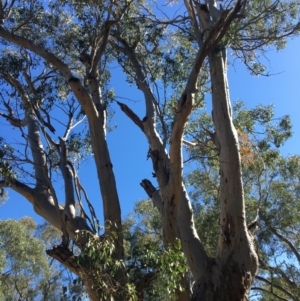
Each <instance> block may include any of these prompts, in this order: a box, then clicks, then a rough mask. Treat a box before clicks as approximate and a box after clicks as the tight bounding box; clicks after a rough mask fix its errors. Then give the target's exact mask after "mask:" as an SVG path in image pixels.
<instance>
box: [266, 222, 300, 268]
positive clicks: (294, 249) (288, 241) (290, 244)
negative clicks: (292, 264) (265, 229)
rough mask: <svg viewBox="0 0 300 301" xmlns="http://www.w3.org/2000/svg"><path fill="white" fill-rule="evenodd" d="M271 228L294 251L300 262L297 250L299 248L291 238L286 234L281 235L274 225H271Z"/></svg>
mask: <svg viewBox="0 0 300 301" xmlns="http://www.w3.org/2000/svg"><path fill="white" fill-rule="evenodd" d="M269 229H270V230H271V231H272V232H273V233H274V234H275V235H276V236H277V237H278V238H280V239H281V240H282V241H284V242H285V243H286V244H287V245H288V246H289V247H290V249H291V250H292V252H293V253H294V255H295V256H296V258H297V260H298V263H300V254H299V252H298V250H297V248H296V247H295V246H294V245H293V244H292V242H291V241H290V240H288V239H287V238H286V237H285V236H283V235H281V234H280V233H279V232H278V231H277V230H276V229H275V228H273V227H272V226H269Z"/></svg>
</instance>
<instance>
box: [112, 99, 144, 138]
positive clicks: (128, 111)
mask: <svg viewBox="0 0 300 301" xmlns="http://www.w3.org/2000/svg"><path fill="white" fill-rule="evenodd" d="M117 104H118V105H119V106H120V108H121V110H122V111H123V112H124V113H125V114H126V115H127V116H128V117H129V118H130V119H131V120H132V121H133V122H134V123H135V124H136V125H137V126H138V127H139V128H140V129H141V130H142V132H144V124H143V122H142V120H141V119H140V118H139V117H138V116H137V115H136V114H135V113H134V112H133V111H132V110H131V109H130V108H129V107H128V106H127V105H126V104H124V103H121V102H119V101H117Z"/></svg>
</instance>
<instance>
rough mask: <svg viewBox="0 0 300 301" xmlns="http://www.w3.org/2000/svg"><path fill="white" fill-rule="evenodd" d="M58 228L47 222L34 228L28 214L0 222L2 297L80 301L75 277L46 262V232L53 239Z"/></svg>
mask: <svg viewBox="0 0 300 301" xmlns="http://www.w3.org/2000/svg"><path fill="white" fill-rule="evenodd" d="M57 232H58V231H57V230H56V229H54V228H53V227H51V226H50V225H44V226H43V227H37V225H36V223H35V222H34V221H33V220H32V219H31V218H29V217H25V218H23V219H21V220H20V221H14V220H1V221H0V258H1V275H0V283H1V285H0V296H1V298H2V299H3V300H7V301H9V300H20V301H22V300H24V301H25V300H74V301H75V300H77V301H80V300H82V297H83V286H82V284H81V283H80V280H79V279H72V276H71V275H70V273H69V275H68V274H67V273H66V272H65V269H61V268H60V267H59V265H58V264H57V263H55V262H53V260H52V262H50V261H49V259H48V257H47V255H46V252H45V246H46V239H45V238H47V233H48V234H51V243H53V242H54V239H55V237H56V238H57V237H59V236H57V234H59V233H57Z"/></svg>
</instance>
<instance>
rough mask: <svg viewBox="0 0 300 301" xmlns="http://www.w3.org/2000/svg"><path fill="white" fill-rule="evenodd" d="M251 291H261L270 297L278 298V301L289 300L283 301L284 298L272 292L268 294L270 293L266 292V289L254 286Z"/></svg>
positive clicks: (287, 300)
mask: <svg viewBox="0 0 300 301" xmlns="http://www.w3.org/2000/svg"><path fill="white" fill-rule="evenodd" d="M251 290H253V291H262V292H265V293H268V294H270V295H272V296H274V297H276V298H278V299H279V300H282V301H289V299H285V298H283V297H280V296H278V295H276V294H275V293H274V292H270V291H268V290H266V289H264V288H262V287H256V286H255V287H252V288H251Z"/></svg>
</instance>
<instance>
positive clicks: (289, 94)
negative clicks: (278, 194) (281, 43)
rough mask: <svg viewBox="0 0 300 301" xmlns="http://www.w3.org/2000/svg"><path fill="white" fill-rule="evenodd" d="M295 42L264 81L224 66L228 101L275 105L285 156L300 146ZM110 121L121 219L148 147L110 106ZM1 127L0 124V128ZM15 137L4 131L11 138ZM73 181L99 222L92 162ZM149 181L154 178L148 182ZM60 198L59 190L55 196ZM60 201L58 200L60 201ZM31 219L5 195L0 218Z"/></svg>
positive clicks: (273, 56)
mask: <svg viewBox="0 0 300 301" xmlns="http://www.w3.org/2000/svg"><path fill="white" fill-rule="evenodd" d="M299 50H300V40H299V39H298V40H297V39H295V40H290V41H289V42H288V45H287V47H286V49H284V50H282V51H280V52H276V51H270V52H269V53H268V54H267V56H268V58H269V63H268V66H267V67H268V70H269V71H270V73H272V74H276V75H273V76H269V77H263V76H260V77H254V76H251V75H250V74H249V71H247V70H246V68H245V67H244V66H243V65H242V64H241V63H240V62H238V61H235V63H234V65H230V66H229V70H228V77H229V88H230V95H231V100H232V102H234V101H237V100H242V101H244V102H245V104H246V106H247V107H248V108H253V107H255V106H256V105H257V104H262V105H268V104H274V105H275V113H276V116H277V117H280V116H283V115H286V114H289V115H290V116H291V119H292V124H293V132H294V135H293V137H292V138H291V139H290V140H289V141H288V142H287V143H286V146H284V147H283V148H282V151H283V153H284V154H285V155H291V154H299V146H300V142H299V141H300V116H299V112H300V101H299V100H300V99H299V98H300V74H299V70H300V59H299ZM116 71H117V76H116V77H113V79H112V82H111V84H112V86H113V87H114V88H115V90H116V95H117V96H118V97H124V98H129V99H134V100H135V101H129V102H128V101H126V100H122V99H119V100H120V101H124V102H126V103H127V104H128V105H129V106H130V107H131V109H132V110H134V111H135V112H136V113H137V114H138V115H139V116H140V117H141V118H142V117H143V116H144V103H143V96H142V94H141V93H140V92H139V91H136V90H135V89H134V88H133V87H130V86H129V85H128V83H127V82H126V81H125V77H124V78H122V77H123V76H122V73H121V72H120V70H116ZM113 109H114V111H115V116H114V120H113V124H115V125H117V128H116V129H115V130H114V131H112V132H109V133H108V135H107V139H108V144H109V147H110V150H111V157H112V163H113V166H114V171H115V174H116V180H117V186H118V190H119V196H120V201H121V208H122V216H123V217H125V216H126V215H127V214H128V213H129V212H130V211H131V210H132V209H133V206H134V203H135V202H136V201H137V200H140V199H143V198H146V197H147V195H146V193H145V192H144V190H143V189H142V188H141V187H140V185H139V183H140V182H141V180H142V179H144V178H148V179H152V168H151V162H150V160H147V151H148V144H147V141H146V139H145V137H144V135H143V134H142V132H141V131H140V130H139V129H138V128H137V127H136V126H135V125H134V124H133V123H132V122H131V121H130V120H129V119H128V118H127V117H126V116H125V115H124V113H123V112H121V111H120V109H119V107H118V106H114V107H113ZM1 124H2V122H1V123H0V126H1ZM2 130H3V127H2V129H1V135H3V133H2ZM14 133H15V132H8V133H6V134H7V135H13V134H14ZM79 176H80V178H81V182H82V184H84V186H85V188H86V190H87V192H88V195H89V199H90V200H91V201H92V203H93V204H94V207H95V210H96V212H97V215H98V216H99V218H100V221H102V205H101V197H100V193H99V187H98V184H97V176H96V173H95V167H94V165H93V160H92V159H91V160H89V161H86V162H84V163H83V164H82V166H81V168H80V170H79ZM153 180H154V179H153ZM58 195H59V196H61V197H62V195H63V191H62V188H61V191H58ZM62 202H63V200H62ZM23 216H31V217H34V218H36V219H37V220H38V221H39V222H41V221H42V219H41V218H40V217H38V216H37V215H35V214H34V212H33V209H32V206H31V204H30V203H28V202H27V201H26V200H24V199H22V197H20V196H18V195H17V194H15V193H13V192H12V191H9V200H8V201H7V202H6V203H5V204H4V205H2V206H0V219H5V218H16V219H19V218H21V217H23Z"/></svg>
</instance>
